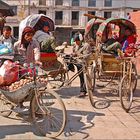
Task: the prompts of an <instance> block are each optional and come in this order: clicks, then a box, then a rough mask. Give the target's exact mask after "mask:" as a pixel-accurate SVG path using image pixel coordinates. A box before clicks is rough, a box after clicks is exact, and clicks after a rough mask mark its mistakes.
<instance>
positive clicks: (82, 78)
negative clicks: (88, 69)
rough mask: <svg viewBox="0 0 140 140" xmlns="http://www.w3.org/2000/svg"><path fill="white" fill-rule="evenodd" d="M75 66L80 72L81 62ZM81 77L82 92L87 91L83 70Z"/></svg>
mask: <svg viewBox="0 0 140 140" xmlns="http://www.w3.org/2000/svg"><path fill="white" fill-rule="evenodd" d="M75 66H76V67H77V70H78V72H79V71H80V70H81V69H82V65H81V64H75ZM79 78H80V92H85V93H86V85H85V80H84V73H83V72H82V73H80V74H79Z"/></svg>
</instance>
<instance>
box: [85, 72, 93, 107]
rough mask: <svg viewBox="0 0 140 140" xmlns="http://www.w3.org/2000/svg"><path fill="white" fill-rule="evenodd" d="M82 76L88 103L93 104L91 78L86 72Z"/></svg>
mask: <svg viewBox="0 0 140 140" xmlns="http://www.w3.org/2000/svg"><path fill="white" fill-rule="evenodd" d="M84 78H85V84H86V89H87V93H88V97H89V100H90V103H91V105H92V106H94V98H93V85H92V79H91V77H90V75H89V74H88V73H84Z"/></svg>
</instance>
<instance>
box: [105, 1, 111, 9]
mask: <svg viewBox="0 0 140 140" xmlns="http://www.w3.org/2000/svg"><path fill="white" fill-rule="evenodd" d="M104 6H105V7H111V6H112V0H105V1H104Z"/></svg>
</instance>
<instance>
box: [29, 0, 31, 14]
mask: <svg viewBox="0 0 140 140" xmlns="http://www.w3.org/2000/svg"><path fill="white" fill-rule="evenodd" d="M30 6H31V0H28V15H30V13H31V11H30Z"/></svg>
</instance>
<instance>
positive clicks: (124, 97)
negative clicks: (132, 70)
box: [119, 75, 133, 112]
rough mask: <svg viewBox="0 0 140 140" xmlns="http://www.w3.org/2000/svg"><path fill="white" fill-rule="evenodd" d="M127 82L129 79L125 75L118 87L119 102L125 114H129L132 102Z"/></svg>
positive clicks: (128, 82)
mask: <svg viewBox="0 0 140 140" xmlns="http://www.w3.org/2000/svg"><path fill="white" fill-rule="evenodd" d="M129 80H130V79H129V77H128V75H125V76H124V77H123V78H122V80H121V83H120V87H119V96H120V102H121V105H122V108H123V109H124V110H125V111H126V112H129V110H130V108H131V105H132V101H133V88H132V84H130V81H129ZM131 82H132V81H131Z"/></svg>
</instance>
